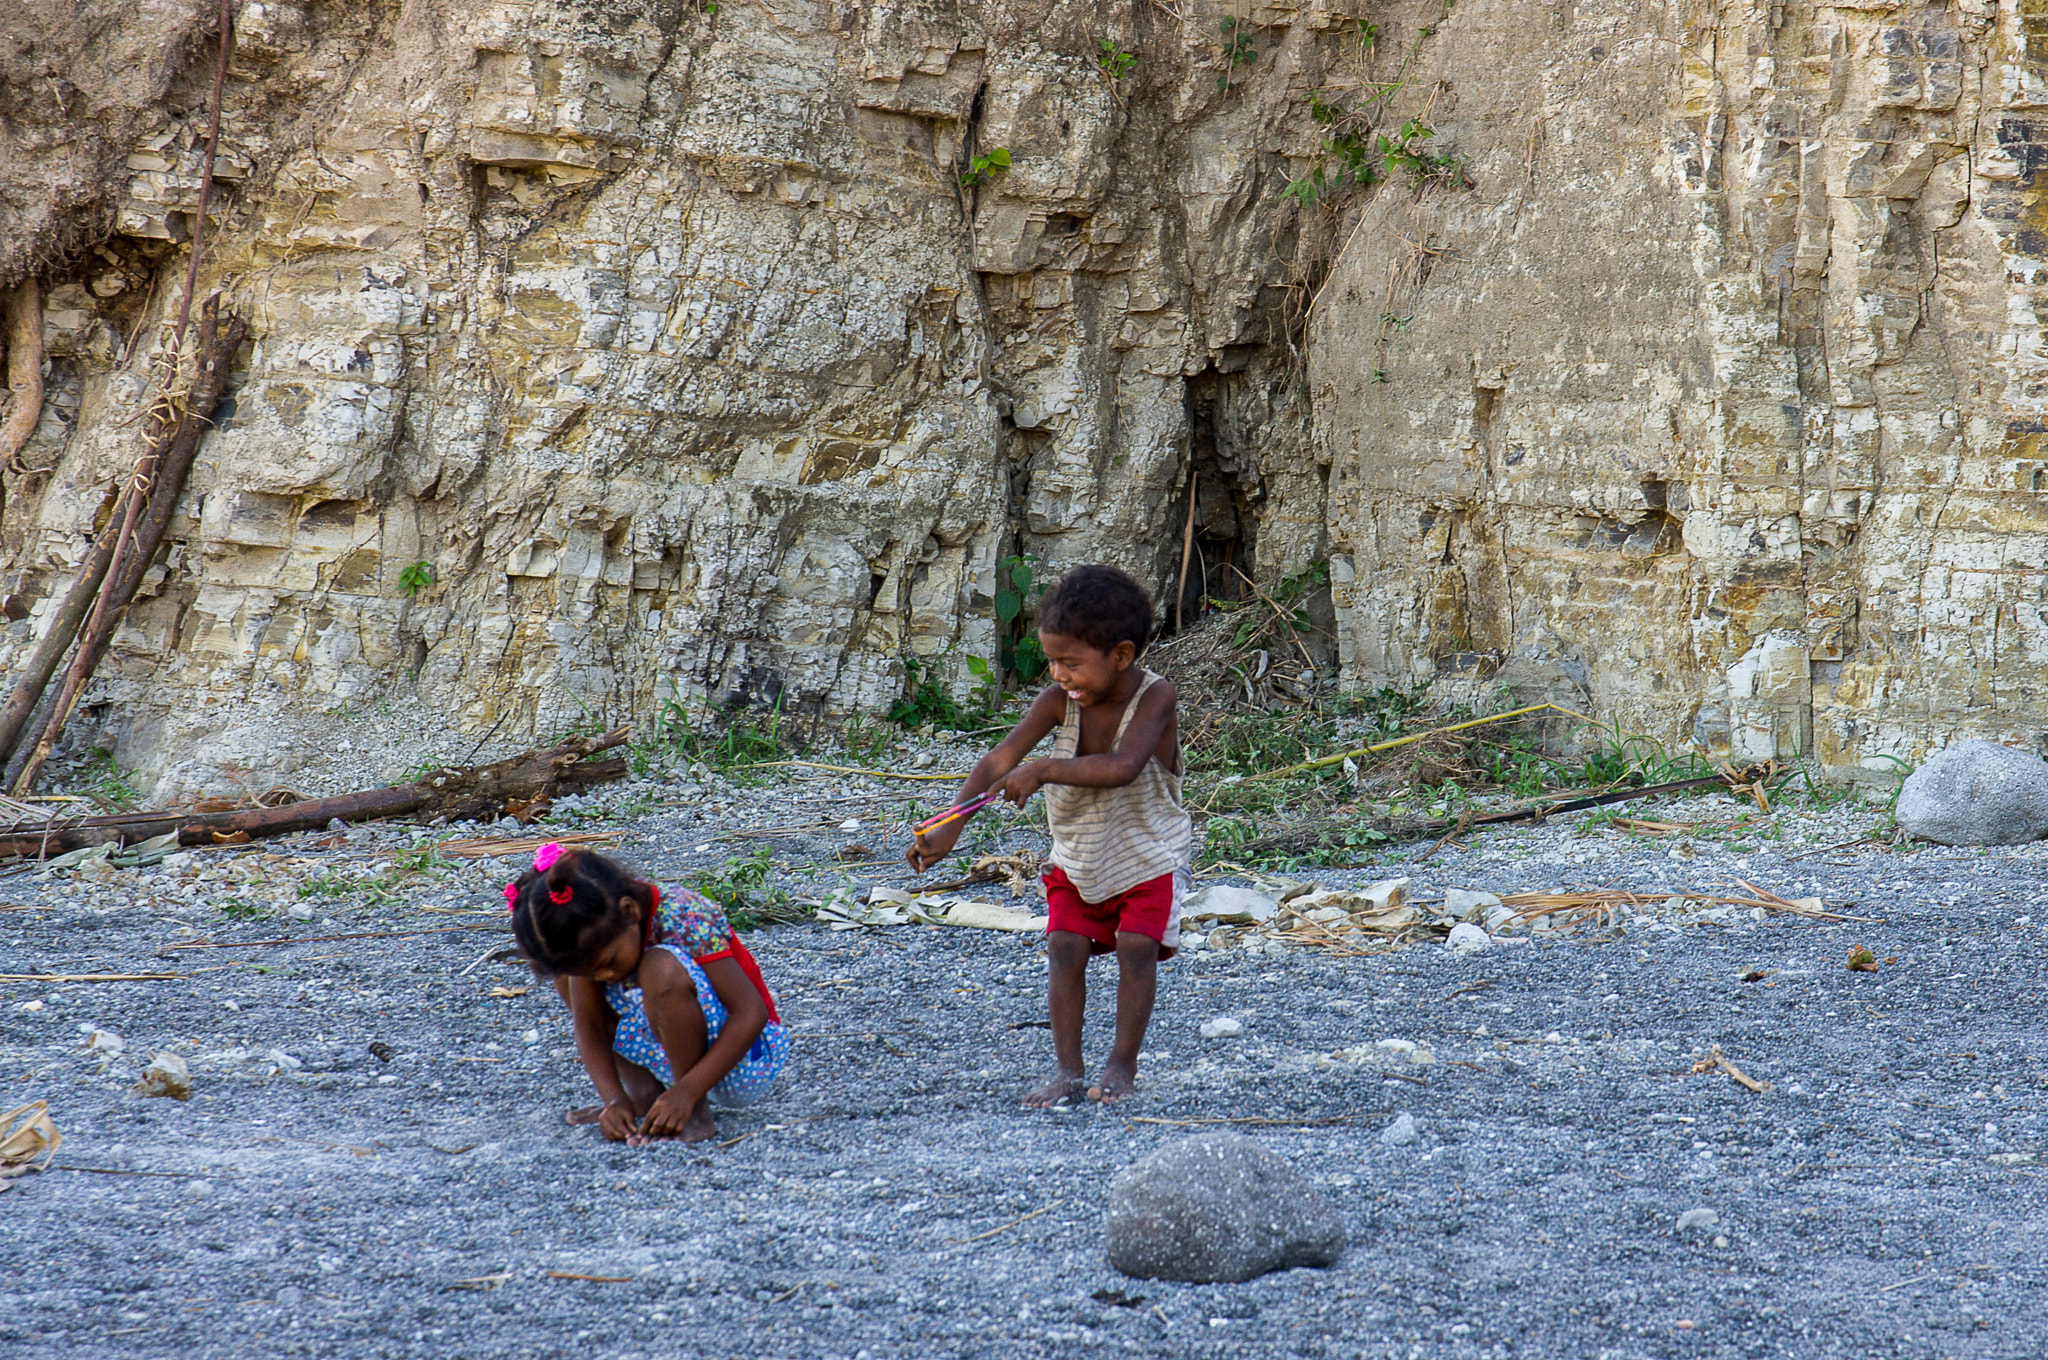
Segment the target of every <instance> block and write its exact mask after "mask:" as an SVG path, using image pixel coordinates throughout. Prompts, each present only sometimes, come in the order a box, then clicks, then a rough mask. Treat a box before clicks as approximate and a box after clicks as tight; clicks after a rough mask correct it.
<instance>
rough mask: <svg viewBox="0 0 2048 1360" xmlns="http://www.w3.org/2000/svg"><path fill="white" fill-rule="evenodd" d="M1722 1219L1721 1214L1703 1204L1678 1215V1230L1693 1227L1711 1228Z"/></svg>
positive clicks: (1683, 1230)
mask: <svg viewBox="0 0 2048 1360" xmlns="http://www.w3.org/2000/svg"><path fill="white" fill-rule="evenodd" d="M1720 1221H1721V1216H1720V1215H1719V1214H1717V1213H1715V1212H1714V1211H1713V1210H1712V1209H1709V1208H1707V1207H1705V1206H1704V1205H1702V1206H1701V1207H1699V1208H1697V1209H1687V1210H1686V1211H1685V1212H1684V1213H1682V1214H1680V1215H1679V1216H1678V1230H1679V1231H1680V1232H1686V1231H1688V1230H1690V1229H1693V1228H1711V1227H1713V1226H1714V1225H1715V1224H1716V1223H1719V1222H1720Z"/></svg>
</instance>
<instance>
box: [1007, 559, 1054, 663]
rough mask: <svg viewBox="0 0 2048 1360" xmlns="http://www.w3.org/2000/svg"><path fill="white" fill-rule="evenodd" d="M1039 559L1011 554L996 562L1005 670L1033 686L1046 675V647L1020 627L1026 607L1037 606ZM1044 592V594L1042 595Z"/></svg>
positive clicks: (1027, 630)
mask: <svg viewBox="0 0 2048 1360" xmlns="http://www.w3.org/2000/svg"><path fill="white" fill-rule="evenodd" d="M1037 568H1038V559H1037V558H1036V557H1031V556H1026V555H1021V554H1017V553H1012V554H1011V555H1010V556H1008V557H1005V558H1004V559H1003V560H1002V561H1000V562H998V563H996V622H997V623H999V624H1001V625H1002V629H1003V634H1004V636H1003V650H1002V657H1001V660H1002V663H1003V669H1004V670H1006V671H1008V672H1009V673H1010V675H1012V676H1013V677H1015V678H1016V680H1017V681H1018V683H1020V684H1025V685H1029V684H1033V683H1035V682H1036V681H1037V680H1038V678H1039V677H1040V676H1042V675H1044V674H1045V648H1044V647H1042V646H1041V645H1039V641H1038V634H1036V633H1035V632H1032V631H1031V630H1030V629H1028V628H1025V627H1023V626H1022V625H1021V619H1022V616H1023V614H1024V607H1025V606H1026V605H1027V604H1030V605H1035V604H1036V603H1037V596H1036V595H1035V594H1034V593H1033V587H1034V586H1035V585H1036V583H1037V579H1038V576H1037ZM1039 593H1043V592H1039Z"/></svg>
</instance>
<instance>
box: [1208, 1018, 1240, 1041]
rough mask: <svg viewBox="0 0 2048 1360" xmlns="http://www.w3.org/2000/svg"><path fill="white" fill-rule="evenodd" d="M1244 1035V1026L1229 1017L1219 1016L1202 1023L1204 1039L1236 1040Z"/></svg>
mask: <svg viewBox="0 0 2048 1360" xmlns="http://www.w3.org/2000/svg"><path fill="white" fill-rule="evenodd" d="M1242 1033H1244V1026H1243V1025H1242V1024H1241V1023H1239V1022H1238V1021H1236V1020H1234V1019H1232V1018H1231V1017H1230V1016H1227V1015H1219V1016H1217V1017H1216V1018H1215V1019H1214V1020H1204V1021H1203V1022H1202V1037H1203V1038H1204V1039H1235V1038H1236V1037H1237V1036H1238V1035H1240V1034H1242Z"/></svg>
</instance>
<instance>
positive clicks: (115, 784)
mask: <svg viewBox="0 0 2048 1360" xmlns="http://www.w3.org/2000/svg"><path fill="white" fill-rule="evenodd" d="M85 787H86V792H87V794H88V795H89V796H90V797H91V798H92V800H93V802H95V803H97V804H98V805H99V806H101V807H102V808H105V809H106V810H107V811H109V812H126V811H128V810H129V809H130V808H134V807H139V806H141V804H142V794H141V793H140V792H138V791H137V790H136V788H135V786H134V785H133V784H130V783H129V782H128V780H127V778H126V777H125V776H124V775H122V773H121V771H120V769H119V767H118V766H116V765H115V764H114V756H113V753H112V752H101V753H99V754H98V755H97V756H96V757H95V759H94V762H93V766H92V770H91V772H90V774H89V776H88V778H87V780H86V786H85Z"/></svg>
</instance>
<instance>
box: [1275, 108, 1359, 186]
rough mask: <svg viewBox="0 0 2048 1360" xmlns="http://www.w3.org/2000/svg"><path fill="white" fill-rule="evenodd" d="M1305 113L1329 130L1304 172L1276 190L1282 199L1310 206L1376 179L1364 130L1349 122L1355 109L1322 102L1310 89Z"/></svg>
mask: <svg viewBox="0 0 2048 1360" xmlns="http://www.w3.org/2000/svg"><path fill="white" fill-rule="evenodd" d="M1308 111H1309V116H1310V117H1312V118H1314V119H1315V120H1316V121H1317V122H1318V123H1322V124H1324V125H1325V126H1327V127H1329V128H1330V129H1331V132H1330V135H1329V136H1328V137H1327V138H1325V139H1324V141H1323V150H1322V154H1321V155H1320V156H1318V157H1317V158H1316V162H1315V164H1314V165H1312V166H1310V167H1309V170H1308V173H1307V174H1305V175H1303V176H1302V177H1301V178H1299V179H1295V180H1289V181H1288V183H1287V187H1286V188H1285V189H1282V190H1281V191H1280V193H1281V196H1282V197H1284V198H1290V199H1293V200H1294V202H1295V203H1296V204H1297V205H1299V206H1300V207H1302V208H1312V207H1314V206H1315V205H1316V204H1317V203H1318V202H1320V201H1322V200H1323V199H1325V198H1330V197H1334V196H1335V195H1337V194H1340V193H1344V192H1346V191H1348V190H1350V189H1353V188H1359V189H1363V188H1366V187H1367V186H1369V185H1371V184H1372V183H1373V182H1374V181H1376V180H1377V179H1378V178H1379V172H1378V171H1377V170H1376V169H1375V168H1374V166H1373V163H1372V148H1371V147H1370V146H1369V145H1368V144H1367V142H1366V139H1365V135H1364V133H1363V132H1362V131H1361V130H1360V129H1359V128H1357V127H1354V126H1351V125H1350V124H1351V123H1352V122H1353V121H1355V120H1353V117H1352V115H1353V114H1354V112H1356V111H1355V110H1348V109H1346V108H1345V107H1344V106H1343V105H1342V104H1338V103H1334V102H1327V103H1326V102H1325V101H1324V99H1323V96H1322V92H1321V91H1320V90H1311V91H1310V92H1309V96H1308Z"/></svg>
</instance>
